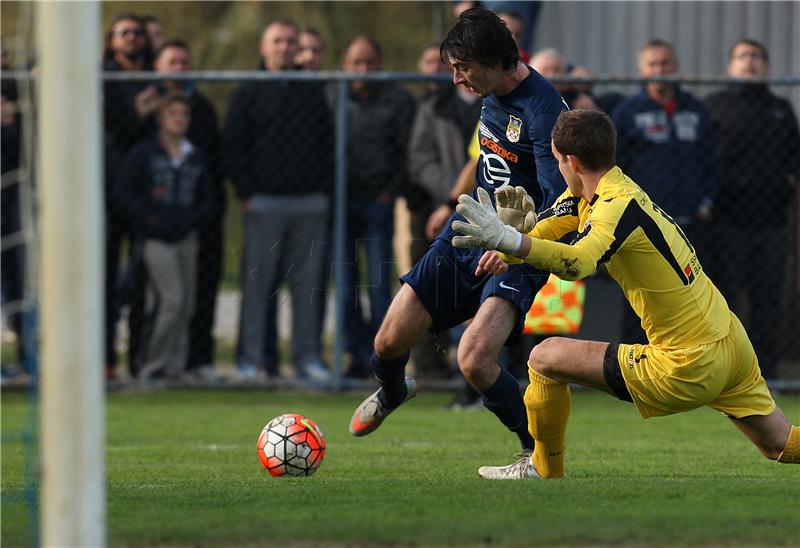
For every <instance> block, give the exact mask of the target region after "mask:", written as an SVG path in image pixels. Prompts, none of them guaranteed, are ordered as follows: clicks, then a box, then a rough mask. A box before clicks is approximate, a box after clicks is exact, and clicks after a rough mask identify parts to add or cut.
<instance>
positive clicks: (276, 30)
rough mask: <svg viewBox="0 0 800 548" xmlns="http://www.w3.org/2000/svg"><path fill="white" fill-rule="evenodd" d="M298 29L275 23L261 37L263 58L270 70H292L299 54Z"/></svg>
mask: <svg viewBox="0 0 800 548" xmlns="http://www.w3.org/2000/svg"><path fill="white" fill-rule="evenodd" d="M297 34H298V32H297V29H296V28H295V27H292V26H291V25H282V24H280V23H273V24H271V25H270V26H268V27H267V29H266V30H265V31H264V35H263V36H262V37H261V56H262V57H263V58H264V63H265V64H266V66H267V68H268V69H269V70H290V69H291V68H292V67H293V66H294V56H295V55H296V54H297Z"/></svg>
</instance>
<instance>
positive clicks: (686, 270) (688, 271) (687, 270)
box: [683, 264, 694, 283]
mask: <svg viewBox="0 0 800 548" xmlns="http://www.w3.org/2000/svg"><path fill="white" fill-rule="evenodd" d="M683 273H684V274H686V279H687V280H688V281H689V283H692V282H693V281H694V272H692V265H691V264H687V265H686V266H684V267H683Z"/></svg>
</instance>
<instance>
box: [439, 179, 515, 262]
mask: <svg viewBox="0 0 800 548" xmlns="http://www.w3.org/2000/svg"><path fill="white" fill-rule="evenodd" d="M478 200H480V202H476V201H475V200H473V199H472V197H471V196H468V195H467V194H462V195H461V196H459V197H458V205H457V206H456V211H458V212H459V213H460V214H461V215H463V216H464V218H466V219H467V221H469V222H468V223H465V222H463V221H453V224H452V227H453V230H455V231H456V232H460V233H462V234H464V236H453V247H483V248H485V249H496V250H498V251H501V252H503V253H505V254H507V255H516V254H517V252H518V251H519V247H520V245H521V244H522V234H520V233H519V232H517V231H516V230H514V229H513V228H511V227H510V226H506V225H505V224H503V222H502V221H501V220H500V219H499V218H498V217H497V213H495V211H494V208H493V207H492V199H491V198H490V197H489V193H488V192H486V191H485V190H484V189H483V188H478Z"/></svg>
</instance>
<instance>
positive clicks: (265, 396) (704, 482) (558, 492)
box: [0, 391, 800, 547]
mask: <svg viewBox="0 0 800 548" xmlns="http://www.w3.org/2000/svg"><path fill="white" fill-rule="evenodd" d="M362 396H363V394H348V395H328V394H310V393H309V394H298V393H294V394H280V393H276V392H260V391H175V392H160V393H152V394H122V393H120V394H111V395H109V398H108V408H107V417H108V420H107V425H108V433H107V434H108V435H107V438H108V439H107V453H106V457H107V458H106V466H107V475H108V541H109V544H110V545H112V546H165V545H167V546H227V545H236V546H241V545H272V546H287V545H289V546H292V545H304V546H317V545H323V546H328V545H330V546H340V545H349V546H351V545H358V546H365V545H392V546H405V545H419V546H432V545H441V546H445V545H447V546H475V545H487V544H494V545H518V546H531V545H542V544H544V545H589V544H603V545H610V544H614V545H618V544H622V545H660V546H675V545H681V546H684V545H715V546H716V545H727V546H743V545H751V546H764V545H798V544H800V466H787V465H780V464H776V463H773V462H769V461H767V460H765V459H763V458H762V457H760V456H759V454H758V453H757V451H756V450H755V449H754V448H753V447H751V446H750V445H749V444H748V442H747V441H746V440H745V439H744V438H743V437H742V436H741V435H739V434H738V433H737V431H735V429H734V428H733V426H732V425H731V424H729V423H728V421H727V420H725V419H724V418H723V417H721V416H720V415H718V414H717V413H715V412H713V411H711V410H709V409H701V410H698V411H695V412H693V413H689V414H684V415H680V416H675V417H668V418H662V419H654V420H649V421H642V420H641V419H639V418H638V416H637V415H636V413H635V412H634V410H633V409H632V408H631V407H630V406H628V405H626V404H623V403H620V402H617V401H615V400H613V399H612V398H610V397H607V396H605V395H602V394H593V393H588V392H577V393H575V394H574V401H573V415H572V418H571V422H570V427H569V433H568V453H567V467H568V478H567V479H565V480H562V481H549V482H544V481H529V482H486V481H484V480H480V479H479V478H478V477H477V476H476V475H475V469H476V468H477V466H479V465H481V464H494V463H498V464H504V463H506V462H509V460H510V457H511V455H512V453H514V452H515V451H516V449H517V447H516V443H515V441H514V439H512V436H511V435H510V434H508V433H507V432H505V431H504V430H503V429H502V428H501V427H499V424H498V423H497V421H496V419H495V418H494V416H493V415H491V414H490V413H488V412H486V411H477V412H464V411H462V412H454V411H448V410H445V409H443V405H444V404H445V403H446V401H447V400H448V396H447V395H444V394H434V395H430V394H423V395H421V396H419V397H418V398H417V399H415V400H413V401H412V402H410V403H409V404H408V405H407V406H405V407H404V408H403V409H402V410H401V411H399V412H398V413H396V414H395V415H393V416H392V417H391V418H390V419H389V421H387V423H386V424H385V425H384V426H383V427H382V428H381V430H379V431H377V432H376V433H374V434H373V435H371V436H369V437H366V438H362V439H357V438H354V437H352V436H350V435H349V434H348V432H347V423H348V420H349V418H350V415H351V413H352V410H353V408H354V406H355V405H356V404H357V403H358V402H359V401H360V400H361V398H362ZM779 403H780V404H781V405H782V407H783V408H784V410H785V411H786V412H787V413H788V414H789V416H790V418H791V419H792V420H793V421H794V422H795V423H797V422H800V398H798V397H784V398H781V399H780V400H779ZM27 405H28V404H27V400H26V397H25V395H24V394H17V393H4V394H3V398H2V428H3V432H4V433H5V432H11V431H13V430H15V429H17V428H18V427H19V425H20V424H22V423H23V422H24V420H25V417H26V413H27ZM286 412H298V413H302V414H306V415H308V416H309V417H311V418H312V419H314V420H315V421H316V422H317V423H318V424H319V425H320V427H321V429H322V430H323V432H324V433H325V435H326V438H327V441H328V454H327V456H326V459H325V461H324V462H323V464H322V467H321V468H320V469H319V471H318V472H317V474H316V475H315V476H313V477H310V478H278V479H275V478H271V477H269V476H268V475H267V474H266V473H265V472H263V471H262V470H261V468H260V465H259V463H258V459H257V457H256V448H255V444H256V438H257V436H258V433H259V431H260V429H261V427H262V426H263V424H264V423H266V422H267V421H268V420H269V419H270V418H272V417H273V416H275V415H279V414H281V413H286ZM41 450H42V451H58V447H50V446H48V444H47V441H46V440H45V441H44V443H43V444H42V447H41ZM22 454H23V449H22V447H21V445H20V444H18V443H10V442H6V443H4V444H3V447H2V495H3V504H2V538H1V539H0V540H1V541H2V545H3V546H4V547H10V546H21V545H26V544H28V542H29V539H30V537H29V532H28V520H29V517H28V513H27V509H26V508H25V506H24V505H23V504H21V503H16V502H13V499H14V498H15V497H17V496H19V495H20V494H21V491H22V487H23V480H22V476H23V474H22V470H23V463H22Z"/></svg>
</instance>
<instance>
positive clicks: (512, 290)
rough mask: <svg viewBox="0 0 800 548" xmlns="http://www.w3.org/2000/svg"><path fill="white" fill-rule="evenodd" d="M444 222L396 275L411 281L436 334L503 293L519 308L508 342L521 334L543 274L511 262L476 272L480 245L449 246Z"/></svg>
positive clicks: (432, 330)
mask: <svg viewBox="0 0 800 548" xmlns="http://www.w3.org/2000/svg"><path fill="white" fill-rule="evenodd" d="M452 220H453V218H452V217H451V219H450V221H448V227H447V228H445V230H443V231H442V234H440V235H439V237H438V238H437V239H436V241H434V242H433V244H431V247H430V248H429V249H428V252H427V253H426V254H425V255H424V256H423V257H422V258H421V259H420V260H419V262H418V263H417V264H415V265H414V267H413V268H412V269H411V271H410V272H408V274H405V275H404V276H401V277H400V281H401V282H402V283H406V284H408V285H410V286H411V288H412V289H413V290H414V292H415V293H416V294H417V297H419V299H420V301H422V304H423V306H425V308H426V309H427V310H428V312H429V313H430V315H431V317H432V318H433V325H432V326H431V332H433V333H434V334H436V333H440V332H442V331H445V330H447V329H450V328H451V327H454V326H456V325H459V324H461V323H463V322H465V321H466V320H468V319H470V318H472V317H473V316H475V314H476V313H477V312H478V308H479V307H480V305H481V303H482V302H483V301H485V300H486V299H488V298H489V297H502V298H504V299H506V300H508V301H511V302H512V303H514V306H516V307H517V309H518V310H519V314H518V318H517V320H518V321H517V325H516V326H515V327H514V329H513V331H512V332H511V335H509V337H508V340H507V341H506V344H507V345H511V344H513V343H514V342H516V341H517V339H519V337H520V335H522V330H523V327H524V323H525V314H527V312H528V310H529V309H530V307H531V304H532V303H533V299H534V297H535V296H536V292H537V291H539V289H541V288H542V286H543V285H544V284H545V282H547V278H548V276H549V274H548V273H546V272H543V271H541V270H538V269H536V268H534V267H532V266H531V265H528V264H518V265H511V267H510V268H509V269H508V272H506V273H505V274H503V275H501V276H492V275H489V274H486V275H483V276H481V277H479V278H478V277H475V268H476V267H477V266H478V260H479V259H480V258H481V255H483V251H484V250H483V249H478V248H467V249H460V248H455V247H453V246H452V245H450V238H451V237H452V231H450V230H449V225H450V222H452Z"/></svg>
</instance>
